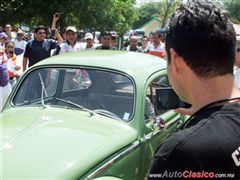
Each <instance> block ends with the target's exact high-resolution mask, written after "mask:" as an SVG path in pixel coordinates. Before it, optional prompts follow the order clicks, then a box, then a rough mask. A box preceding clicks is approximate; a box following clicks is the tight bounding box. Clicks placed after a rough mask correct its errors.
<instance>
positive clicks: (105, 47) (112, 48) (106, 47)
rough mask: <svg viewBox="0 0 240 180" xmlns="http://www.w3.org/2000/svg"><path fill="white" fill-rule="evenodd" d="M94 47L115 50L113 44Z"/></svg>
mask: <svg viewBox="0 0 240 180" xmlns="http://www.w3.org/2000/svg"><path fill="white" fill-rule="evenodd" d="M96 49H102V50H117V48H116V47H113V46H103V45H100V46H98V47H96Z"/></svg>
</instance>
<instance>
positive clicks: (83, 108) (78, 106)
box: [56, 98, 95, 116]
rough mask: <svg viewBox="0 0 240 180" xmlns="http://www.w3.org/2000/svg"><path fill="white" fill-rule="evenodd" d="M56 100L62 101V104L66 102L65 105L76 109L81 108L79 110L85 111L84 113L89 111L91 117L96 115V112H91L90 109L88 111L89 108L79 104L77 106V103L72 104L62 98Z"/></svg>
mask: <svg viewBox="0 0 240 180" xmlns="http://www.w3.org/2000/svg"><path fill="white" fill-rule="evenodd" d="M56 100H58V101H61V102H64V103H67V104H70V105H73V106H75V107H77V108H79V109H81V110H83V111H87V112H89V114H90V115H91V116H92V115H94V114H95V113H94V111H92V110H90V109H87V108H85V107H83V106H81V105H79V104H76V103H74V102H72V101H67V100H65V99H61V98H56Z"/></svg>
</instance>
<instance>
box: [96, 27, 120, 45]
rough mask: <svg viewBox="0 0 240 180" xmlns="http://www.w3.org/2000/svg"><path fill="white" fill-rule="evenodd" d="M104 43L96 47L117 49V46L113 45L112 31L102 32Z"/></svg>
mask: <svg viewBox="0 0 240 180" xmlns="http://www.w3.org/2000/svg"><path fill="white" fill-rule="evenodd" d="M101 36H102V45H100V46H98V47H96V49H102V50H117V48H116V47H113V46H112V45H111V33H110V32H108V31H105V32H104V33H102V35H101Z"/></svg>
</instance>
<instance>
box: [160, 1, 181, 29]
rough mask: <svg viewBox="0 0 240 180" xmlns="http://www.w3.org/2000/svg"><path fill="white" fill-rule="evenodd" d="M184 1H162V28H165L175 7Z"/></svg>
mask: <svg viewBox="0 0 240 180" xmlns="http://www.w3.org/2000/svg"><path fill="white" fill-rule="evenodd" d="M181 3H182V0H164V1H162V3H161V7H160V11H159V16H160V17H161V20H162V23H161V28H163V27H164V26H165V25H166V23H167V21H168V19H169V18H170V17H171V16H172V14H173V13H174V11H175V9H176V8H177V7H178V6H179V5H180V4H181Z"/></svg>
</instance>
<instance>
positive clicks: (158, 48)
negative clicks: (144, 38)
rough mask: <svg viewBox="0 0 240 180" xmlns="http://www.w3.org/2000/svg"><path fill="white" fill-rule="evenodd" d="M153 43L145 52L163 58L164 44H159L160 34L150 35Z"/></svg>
mask: <svg viewBox="0 0 240 180" xmlns="http://www.w3.org/2000/svg"><path fill="white" fill-rule="evenodd" d="M152 38H153V43H152V44H150V45H149V46H148V47H147V52H148V53H149V54H153V55H156V56H160V57H164V54H165V44H164V43H163V42H161V34H160V33H152Z"/></svg>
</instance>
